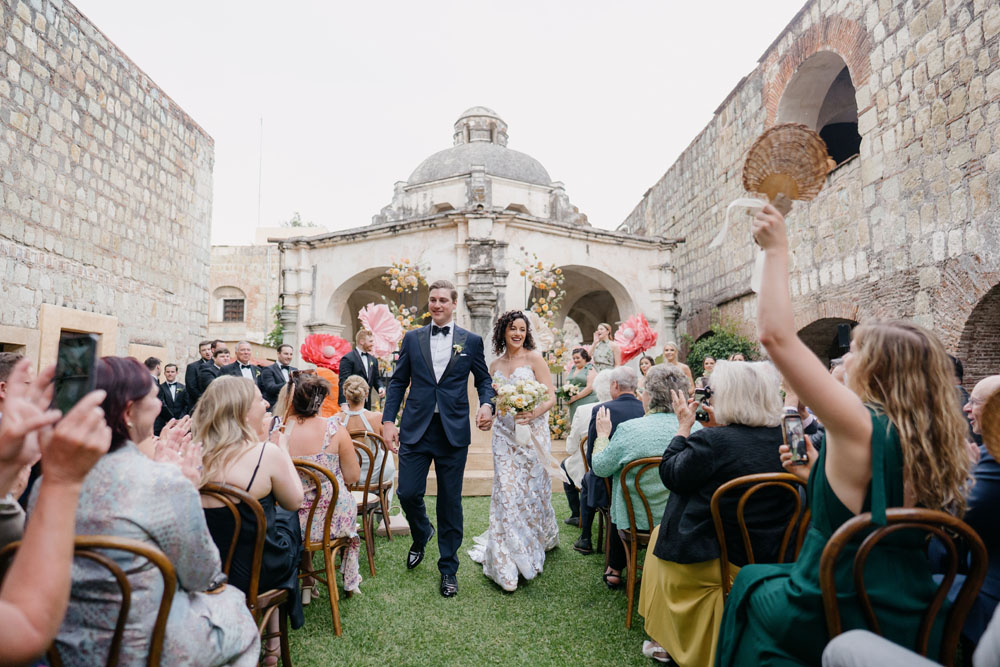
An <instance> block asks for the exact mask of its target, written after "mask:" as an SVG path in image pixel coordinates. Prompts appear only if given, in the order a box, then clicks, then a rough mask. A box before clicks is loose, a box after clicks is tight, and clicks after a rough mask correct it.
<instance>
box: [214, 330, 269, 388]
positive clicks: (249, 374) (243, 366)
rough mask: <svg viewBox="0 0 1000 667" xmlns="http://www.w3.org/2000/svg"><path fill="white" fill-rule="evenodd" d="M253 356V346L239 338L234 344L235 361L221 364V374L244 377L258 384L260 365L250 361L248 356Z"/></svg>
mask: <svg viewBox="0 0 1000 667" xmlns="http://www.w3.org/2000/svg"><path fill="white" fill-rule="evenodd" d="M252 356H253V348H252V347H250V343H248V342H247V341H245V340H241V341H240V342H238V343H237V344H236V361H234V362H233V363H231V364H229V365H228V366H223V368H222V374H223V375H232V376H235V377H245V378H246V379H248V380H253V383H254V384H255V385H257V386H258V387H259V386H260V372H261V371H260V366H257V365H256V364H251V363H250V357H252Z"/></svg>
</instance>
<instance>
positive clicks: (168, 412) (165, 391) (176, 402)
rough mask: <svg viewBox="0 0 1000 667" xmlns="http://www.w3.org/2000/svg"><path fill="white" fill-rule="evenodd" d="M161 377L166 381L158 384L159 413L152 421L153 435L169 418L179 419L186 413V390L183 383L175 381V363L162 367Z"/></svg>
mask: <svg viewBox="0 0 1000 667" xmlns="http://www.w3.org/2000/svg"><path fill="white" fill-rule="evenodd" d="M163 377H164V378H166V382H164V383H162V384H161V385H160V394H159V398H160V403H161V404H162V405H163V407H162V408H160V414H159V416H158V417H157V418H156V421H155V422H153V435H160V431H162V430H163V427H164V426H166V424H167V422H168V421H170V420H171V419H180V418H181V417H183V416H184V415H185V414H186V413H187V391H185V389H184V385H182V384H181V383H180V382H178V381H177V364H167V365H166V366H164V367H163Z"/></svg>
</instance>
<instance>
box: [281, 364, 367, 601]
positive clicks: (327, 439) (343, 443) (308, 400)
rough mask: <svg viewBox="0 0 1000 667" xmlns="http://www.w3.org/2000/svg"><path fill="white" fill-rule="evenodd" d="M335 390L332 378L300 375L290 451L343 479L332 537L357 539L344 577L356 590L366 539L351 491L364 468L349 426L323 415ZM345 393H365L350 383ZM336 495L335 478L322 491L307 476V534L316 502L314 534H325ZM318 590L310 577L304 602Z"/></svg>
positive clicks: (302, 514) (302, 513) (303, 514)
mask: <svg viewBox="0 0 1000 667" xmlns="http://www.w3.org/2000/svg"><path fill="white" fill-rule="evenodd" d="M354 379H359V380H360V379H361V378H353V377H352V378H349V379H348V380H347V383H350V382H351V380H354ZM331 390H332V388H331V387H330V384H329V382H327V381H326V380H324V379H322V378H320V377H317V376H315V375H300V376H298V377H297V378H295V379H294V387H293V391H292V400H291V412H290V417H289V420H288V423H287V424H286V425H285V433H286V435H287V436H288V450H289V452H291V454H292V456H294V457H295V458H299V459H305V460H306V461H309V462H311V463H315V464H316V465H319V466H322V467H324V468H326V469H327V470H329V471H330V472H332V473H333V476H334V477H335V478H336V479H337V485H338V487H339V489H340V491H339V493H338V494H337V504H336V505H335V506H334V514H333V519H332V520H331V522H330V537H349V538H351V544H350V546H349V547H348V548H347V549H346V550H345V551H344V552H343V553H344V555H343V557H342V559H341V563H342V566H341V571H342V572H343V576H344V590H345V591H348V592H351V593H353V592H357V591H358V590H360V588H359V587H360V586H361V574H360V573H359V572H358V554H359V553H360V548H361V541H360V540H359V539H358V531H357V528H356V526H355V519H356V517H357V513H358V507H357V505H356V504H355V502H354V497H353V496H352V495H351V493H350V492H348V491H347V485H348V484H355V483H357V481H358V479H359V477H360V474H361V473H360V466H359V464H358V457H357V455H356V454H355V453H354V444H353V443H352V442H351V437H350V436H349V435H348V433H347V429H346V428H344V427H343V426H342V425H341V424H340V422H339V421H338V420H337V419H336V418H335V417H330V418H324V417H323V416H321V413H320V406H322V405H323V403H324V401H326V400H327V398H328V396H329V393H330V392H331ZM344 393H345V396H349V398H348V401H349V402H350V401H351V400H352V399H353V400H355V401H356V403H355V404H357V399H358V398H359V397H358V395H357V393H356V392H351V391H350V390H349V389H348V387H347V386H346V385H345V392H344ZM365 395H367V390H366V391H365ZM360 402H361V403H364V399H363V398H361V400H360ZM330 494H331V492H330V489H329V483H327V485H326V486H324V488H323V489H322V490H321V492H320V493H318V494H317V492H316V488H315V486H313V482H311V481H309V480H307V481H306V489H305V501H304V502H303V503H302V507H301V509H299V522H300V525H301V527H302V534H303V535H305V530H306V525H305V522H306V520H307V519H308V518H309V508H311V507H312V505H313V503H317V504H318V505H317V508H316V514H315V515H314V516H313V524H312V535H316V536H320V535H322V534H323V520H324V518H325V517H326V511H327V508H328V507H329V506H330ZM332 585H336V584H332ZM315 593H316V586H315V584H313V582H311V581H306V582H305V585H304V586H303V597H304V601H305V602H309V601H310V600H309V598H311V597H313V596H314V595H315Z"/></svg>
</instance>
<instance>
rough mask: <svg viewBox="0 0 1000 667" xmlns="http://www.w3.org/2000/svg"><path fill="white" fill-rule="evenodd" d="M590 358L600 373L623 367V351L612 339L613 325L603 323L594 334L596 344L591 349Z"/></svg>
mask: <svg viewBox="0 0 1000 667" xmlns="http://www.w3.org/2000/svg"><path fill="white" fill-rule="evenodd" d="M590 358H591V359H592V360H593V363H594V368H595V369H596V370H597V371H598V372H600V371H603V370H604V369H606V368H615V367H616V366H621V365H622V350H621V348H620V347H618V343H616V342H614V341H613V340H612V339H611V325H610V324H608V323H607V322H601V323H600V324H598V325H597V331H595V332H594V344H593V346H592V347H591V349H590Z"/></svg>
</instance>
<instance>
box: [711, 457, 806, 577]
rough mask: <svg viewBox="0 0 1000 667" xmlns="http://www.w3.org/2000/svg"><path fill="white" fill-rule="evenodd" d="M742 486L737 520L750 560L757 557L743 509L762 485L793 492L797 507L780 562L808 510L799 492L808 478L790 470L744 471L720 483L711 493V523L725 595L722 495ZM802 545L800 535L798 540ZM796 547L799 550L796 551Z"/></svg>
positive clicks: (726, 572) (726, 570) (726, 564)
mask: <svg viewBox="0 0 1000 667" xmlns="http://www.w3.org/2000/svg"><path fill="white" fill-rule="evenodd" d="M741 487H747V488H746V489H744V490H743V493H742V494H741V495H740V499H739V501H737V504H736V520H737V522H738V524H739V527H740V536H741V537H742V538H743V548H744V549H746V552H747V561H748V562H750V563H753V562H755V561H754V555H753V544H752V543H751V541H750V531H749V530H748V529H747V524H746V519H745V517H744V513H745V511H746V505H747V502H748V501H749V500H750V498H752V497H753V495H754V494H756V493H757V492H759V491H761V490H763V489H768V488H771V489H782V490H784V491H787V492H788V493H789V495H790V496H791V498H790V500H792V501H793V502H794V507H795V511H794V512H793V513H792V516H791V518H790V519H789V521H788V526H786V528H785V532H784V533H783V534H782V537H781V545H780V547H779V550H778V562H779V563H781V562H784V560H785V557H786V555H787V554H788V544H789V542H790V541H791V539H792V535H793V534H794V533H795V530H796V528H798V530H799V535H800V538H801V534H802V533H803V532H804V531H805V529H806V525H805V524H804V523H803V522H802V521H801V519H802V518H803V517H804V516H805V515H806V514H807V513H806V512H804V511H803V502H802V496H801V494H800V493H799V489H800V488H801V489H804V488H805V482H803V481H802V480H800V479H799V478H798V477H796V476H795V475H793V474H791V473H787V472H763V473H757V474H754V475H744V476H742V477H737V478H736V479H731V480H729V481H728V482H726V483H725V484H723V485H721V486H720V487H719V488H718V489H716V490H715V493H714V494H712V500H711V503H710V507H711V510H712V523H713V524H715V536H716V537H717V538H718V540H719V567H720V568H721V570H722V594H723V596H728V595H729V588H730V583H729V549H728V548H727V546H726V529H725V524H724V523H723V521H722V499H723V497H725V496H726V494H728V493H730V492H731V491H733V490H735V489H739V488H741ZM798 542H799V544H798V545H797V546H801V539H800V540H798ZM797 553H798V552H797V550H796V554H797Z"/></svg>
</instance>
